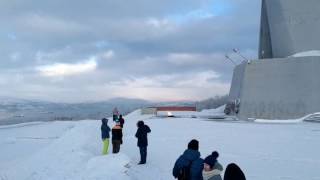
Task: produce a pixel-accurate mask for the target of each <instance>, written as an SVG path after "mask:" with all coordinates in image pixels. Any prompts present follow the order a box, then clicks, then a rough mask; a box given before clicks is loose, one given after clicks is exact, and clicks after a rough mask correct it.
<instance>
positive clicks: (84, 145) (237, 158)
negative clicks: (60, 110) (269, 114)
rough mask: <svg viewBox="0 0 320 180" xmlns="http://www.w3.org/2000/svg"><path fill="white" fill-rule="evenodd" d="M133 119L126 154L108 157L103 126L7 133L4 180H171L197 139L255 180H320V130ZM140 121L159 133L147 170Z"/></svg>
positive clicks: (31, 126)
mask: <svg viewBox="0 0 320 180" xmlns="http://www.w3.org/2000/svg"><path fill="white" fill-rule="evenodd" d="M125 119H126V124H125V127H124V144H123V145H122V146H121V150H120V152H121V153H120V154H116V155H113V154H109V155H106V156H102V155H101V150H102V142H101V139H100V125H101V124H100V121H94V120H84V121H77V122H42V123H41V122H39V123H37V122H35V123H26V124H20V125H11V126H0V147H1V149H0V180H102V179H103V180H126V179H137V180H157V179H159V180H160V179H161V180H169V179H173V177H172V175H171V170H172V167H173V165H174V162H175V160H176V158H177V157H178V156H179V155H180V154H181V153H182V152H183V151H184V150H185V149H186V146H187V143H188V142H189V141H190V140H191V139H193V138H195V139H198V140H199V141H200V152H201V155H202V157H203V158H204V157H206V156H207V155H208V154H210V153H211V152H212V151H213V150H217V151H218V152H219V153H220V158H219V160H220V162H221V164H223V165H224V167H225V166H226V165H227V164H228V163H230V162H236V163H237V164H239V165H240V167H241V168H242V169H243V171H244V172H245V174H246V176H247V179H249V180H301V179H306V180H320V174H319V170H320V123H295V124H294V123H293V124H265V123H244V122H242V123H240V122H215V121H206V120H201V119H192V118H162V119H161V118H154V117H153V118H152V117H150V116H149V117H148V116H141V115H140V112H139V111H136V112H133V113H131V114H129V115H128V116H126V117H125ZM138 120H145V122H146V124H148V125H149V126H150V128H151V130H152V132H151V134H150V135H149V147H148V158H147V164H146V165H137V163H138V162H139V151H138V148H137V147H136V143H137V140H136V138H135V137H134V133H135V132H136V122H137V121H138ZM109 126H112V123H111V122H110V121H109ZM111 148H112V147H111ZM111 148H110V149H111ZM110 149H109V152H110V151H111V150H110Z"/></svg>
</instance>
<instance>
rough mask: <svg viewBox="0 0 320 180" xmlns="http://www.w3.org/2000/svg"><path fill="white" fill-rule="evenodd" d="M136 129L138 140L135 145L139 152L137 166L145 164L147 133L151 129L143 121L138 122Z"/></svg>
mask: <svg viewBox="0 0 320 180" xmlns="http://www.w3.org/2000/svg"><path fill="white" fill-rule="evenodd" d="M137 127H138V129H137V132H136V138H138V143H137V145H138V147H139V150H140V162H139V164H145V163H146V161H147V146H148V133H150V132H151V129H150V128H149V126H147V125H145V124H144V122H143V121H139V122H138V123H137Z"/></svg>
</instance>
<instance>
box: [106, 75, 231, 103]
mask: <svg viewBox="0 0 320 180" xmlns="http://www.w3.org/2000/svg"><path fill="white" fill-rule="evenodd" d="M219 77H220V75H219V74H218V73H216V72H214V71H205V72H200V73H195V74H193V73H189V74H173V75H160V76H154V77H142V78H128V79H124V80H122V81H121V82H119V81H117V82H113V83H108V84H107V85H106V86H105V88H106V89H108V90H106V91H108V92H109V95H112V96H118V97H134V98H141V99H148V100H158V101H173V100H195V99H205V98H209V97H212V96H215V95H225V94H226V93H227V92H228V91H229V87H230V86H229V83H224V82H220V81H219V80H218V79H219ZM123 87H125V88H123Z"/></svg>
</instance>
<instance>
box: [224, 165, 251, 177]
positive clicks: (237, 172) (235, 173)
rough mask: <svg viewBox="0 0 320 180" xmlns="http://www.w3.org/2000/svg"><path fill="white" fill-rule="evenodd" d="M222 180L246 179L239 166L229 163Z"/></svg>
mask: <svg viewBox="0 0 320 180" xmlns="http://www.w3.org/2000/svg"><path fill="white" fill-rule="evenodd" d="M224 180H246V177H245V176H244V173H243V172H242V170H241V169H240V167H239V166H237V165H236V164H234V163H231V164H229V165H228V166H227V168H226V171H225V172H224Z"/></svg>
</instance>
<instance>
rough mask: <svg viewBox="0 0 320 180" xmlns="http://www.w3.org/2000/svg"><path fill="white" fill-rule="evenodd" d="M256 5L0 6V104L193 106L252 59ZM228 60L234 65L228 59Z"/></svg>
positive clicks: (98, 2) (7, 2)
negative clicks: (2, 99)
mask: <svg viewBox="0 0 320 180" xmlns="http://www.w3.org/2000/svg"><path fill="white" fill-rule="evenodd" d="M260 3H261V2H260V0H135V1H130V0H90V1H85V0H68V1H66V0H54V1H49V0H47V1H45V0H1V1H0V27H1V28H0V42H1V43H0V58H1V59H0V88H1V91H0V96H8V97H16V98H25V99H29V98H31V99H41V100H49V101H62V102H79V101H99V100H106V99H109V98H113V97H128V98H142V99H147V100H156V101H167V100H199V99H205V98H208V97H213V96H215V95H223V94H227V93H228V91H229V86H230V80H231V77H232V69H233V65H232V64H231V63H230V62H228V61H226V60H225V57H224V55H225V54H226V53H230V54H232V48H238V49H239V50H240V51H241V52H242V54H244V55H245V56H247V57H248V58H256V56H257V46H258V31H259V19H260ZM231 56H232V57H234V59H237V60H239V62H240V59H241V58H239V57H237V56H235V55H231Z"/></svg>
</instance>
